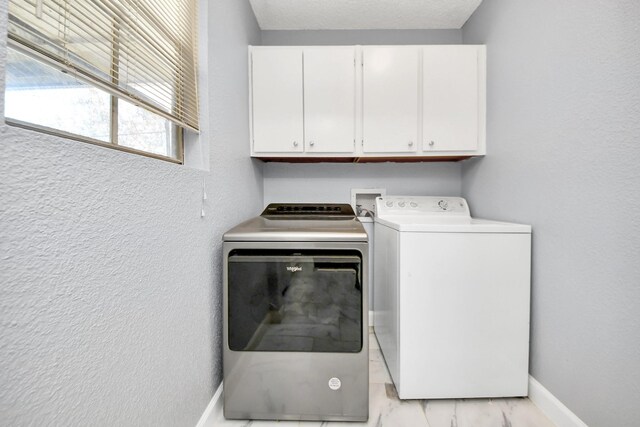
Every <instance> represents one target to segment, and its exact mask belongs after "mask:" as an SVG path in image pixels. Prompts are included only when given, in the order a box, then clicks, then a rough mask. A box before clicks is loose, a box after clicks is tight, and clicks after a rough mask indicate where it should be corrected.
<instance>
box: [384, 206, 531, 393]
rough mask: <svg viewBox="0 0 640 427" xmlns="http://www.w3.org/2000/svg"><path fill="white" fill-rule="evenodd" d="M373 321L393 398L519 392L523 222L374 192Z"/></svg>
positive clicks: (522, 385)
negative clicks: (475, 215) (477, 216)
mask: <svg viewBox="0 0 640 427" xmlns="http://www.w3.org/2000/svg"><path fill="white" fill-rule="evenodd" d="M376 204H377V206H376V208H377V213H378V215H377V217H376V222H375V238H376V244H375V258H374V268H375V272H374V300H373V305H374V307H373V311H374V331H375V334H376V337H377V338H378V341H379V343H380V348H381V350H382V354H383V356H384V359H385V361H386V363H387V367H388V368H389V372H390V373H391V377H392V379H393V382H394V383H395V386H396V389H397V391H398V396H399V397H400V398H401V399H440V398H472V397H506V396H526V395H527V386H528V367H529V366H528V365H529V301H530V285H531V280H530V277H531V226H529V225H522V224H511V223H504V222H496V221H488V220H482V219H475V218H471V215H470V212H469V206H468V205H467V202H466V201H465V199H463V198H460V197H397V196H386V197H379V198H378V199H377V200H376Z"/></svg>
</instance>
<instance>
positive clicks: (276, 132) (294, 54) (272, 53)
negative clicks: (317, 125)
mask: <svg viewBox="0 0 640 427" xmlns="http://www.w3.org/2000/svg"><path fill="white" fill-rule="evenodd" d="M251 84H252V88H251V98H252V107H253V114H252V120H253V132H252V134H253V151H254V152H256V153H288V152H302V151H303V149H304V130H303V122H302V120H303V118H302V111H303V110H302V108H303V105H302V103H303V95H302V49H290V48H286V49H268V50H260V49H257V50H253V51H252V53H251Z"/></svg>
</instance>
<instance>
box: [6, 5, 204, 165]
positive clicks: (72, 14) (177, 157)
mask: <svg viewBox="0 0 640 427" xmlns="http://www.w3.org/2000/svg"><path fill="white" fill-rule="evenodd" d="M196 21H197V14H196V0H117V1H114V0H10V1H9V48H8V49H7V66H6V88H5V117H6V120H7V123H9V124H13V125H16V126H22V127H26V128H31V129H35V130H39V131H43V132H47V133H54V134H60V135H63V136H67V137H70V138H75V139H80V140H84V141H88V142H92V143H95V144H100V145H106V146H110V147H114V148H118V149H121V150H125V151H133V152H139V153H142V154H146V155H150V156H153V157H159V158H163V159H167V160H172V161H176V162H181V161H182V157H183V156H182V152H183V150H182V135H183V132H184V131H195V132H197V131H198V103H197V87H196V81H197V76H196V63H197V58H196V51H197V46H196Z"/></svg>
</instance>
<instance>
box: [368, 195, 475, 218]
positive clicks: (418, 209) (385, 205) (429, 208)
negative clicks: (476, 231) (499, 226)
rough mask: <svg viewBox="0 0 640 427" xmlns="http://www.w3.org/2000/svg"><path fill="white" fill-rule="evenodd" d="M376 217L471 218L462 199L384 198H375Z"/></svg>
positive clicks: (467, 206)
mask: <svg viewBox="0 0 640 427" xmlns="http://www.w3.org/2000/svg"><path fill="white" fill-rule="evenodd" d="M376 211H377V212H378V216H384V215H394V216H395V215H414V216H415V215H438V216H456V217H458V216H462V217H471V214H470V212H469V205H468V204H467V201H466V200H465V199H463V198H462V197H433V196H384V197H378V198H376Z"/></svg>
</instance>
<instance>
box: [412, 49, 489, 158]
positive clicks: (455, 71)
mask: <svg viewBox="0 0 640 427" xmlns="http://www.w3.org/2000/svg"><path fill="white" fill-rule="evenodd" d="M422 74H423V147H422V148H423V150H424V151H473V150H476V149H477V148H478V134H479V129H478V112H479V110H478V107H479V105H478V99H479V84H478V48H477V47H476V46H426V47H424V50H423V70H422Z"/></svg>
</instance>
